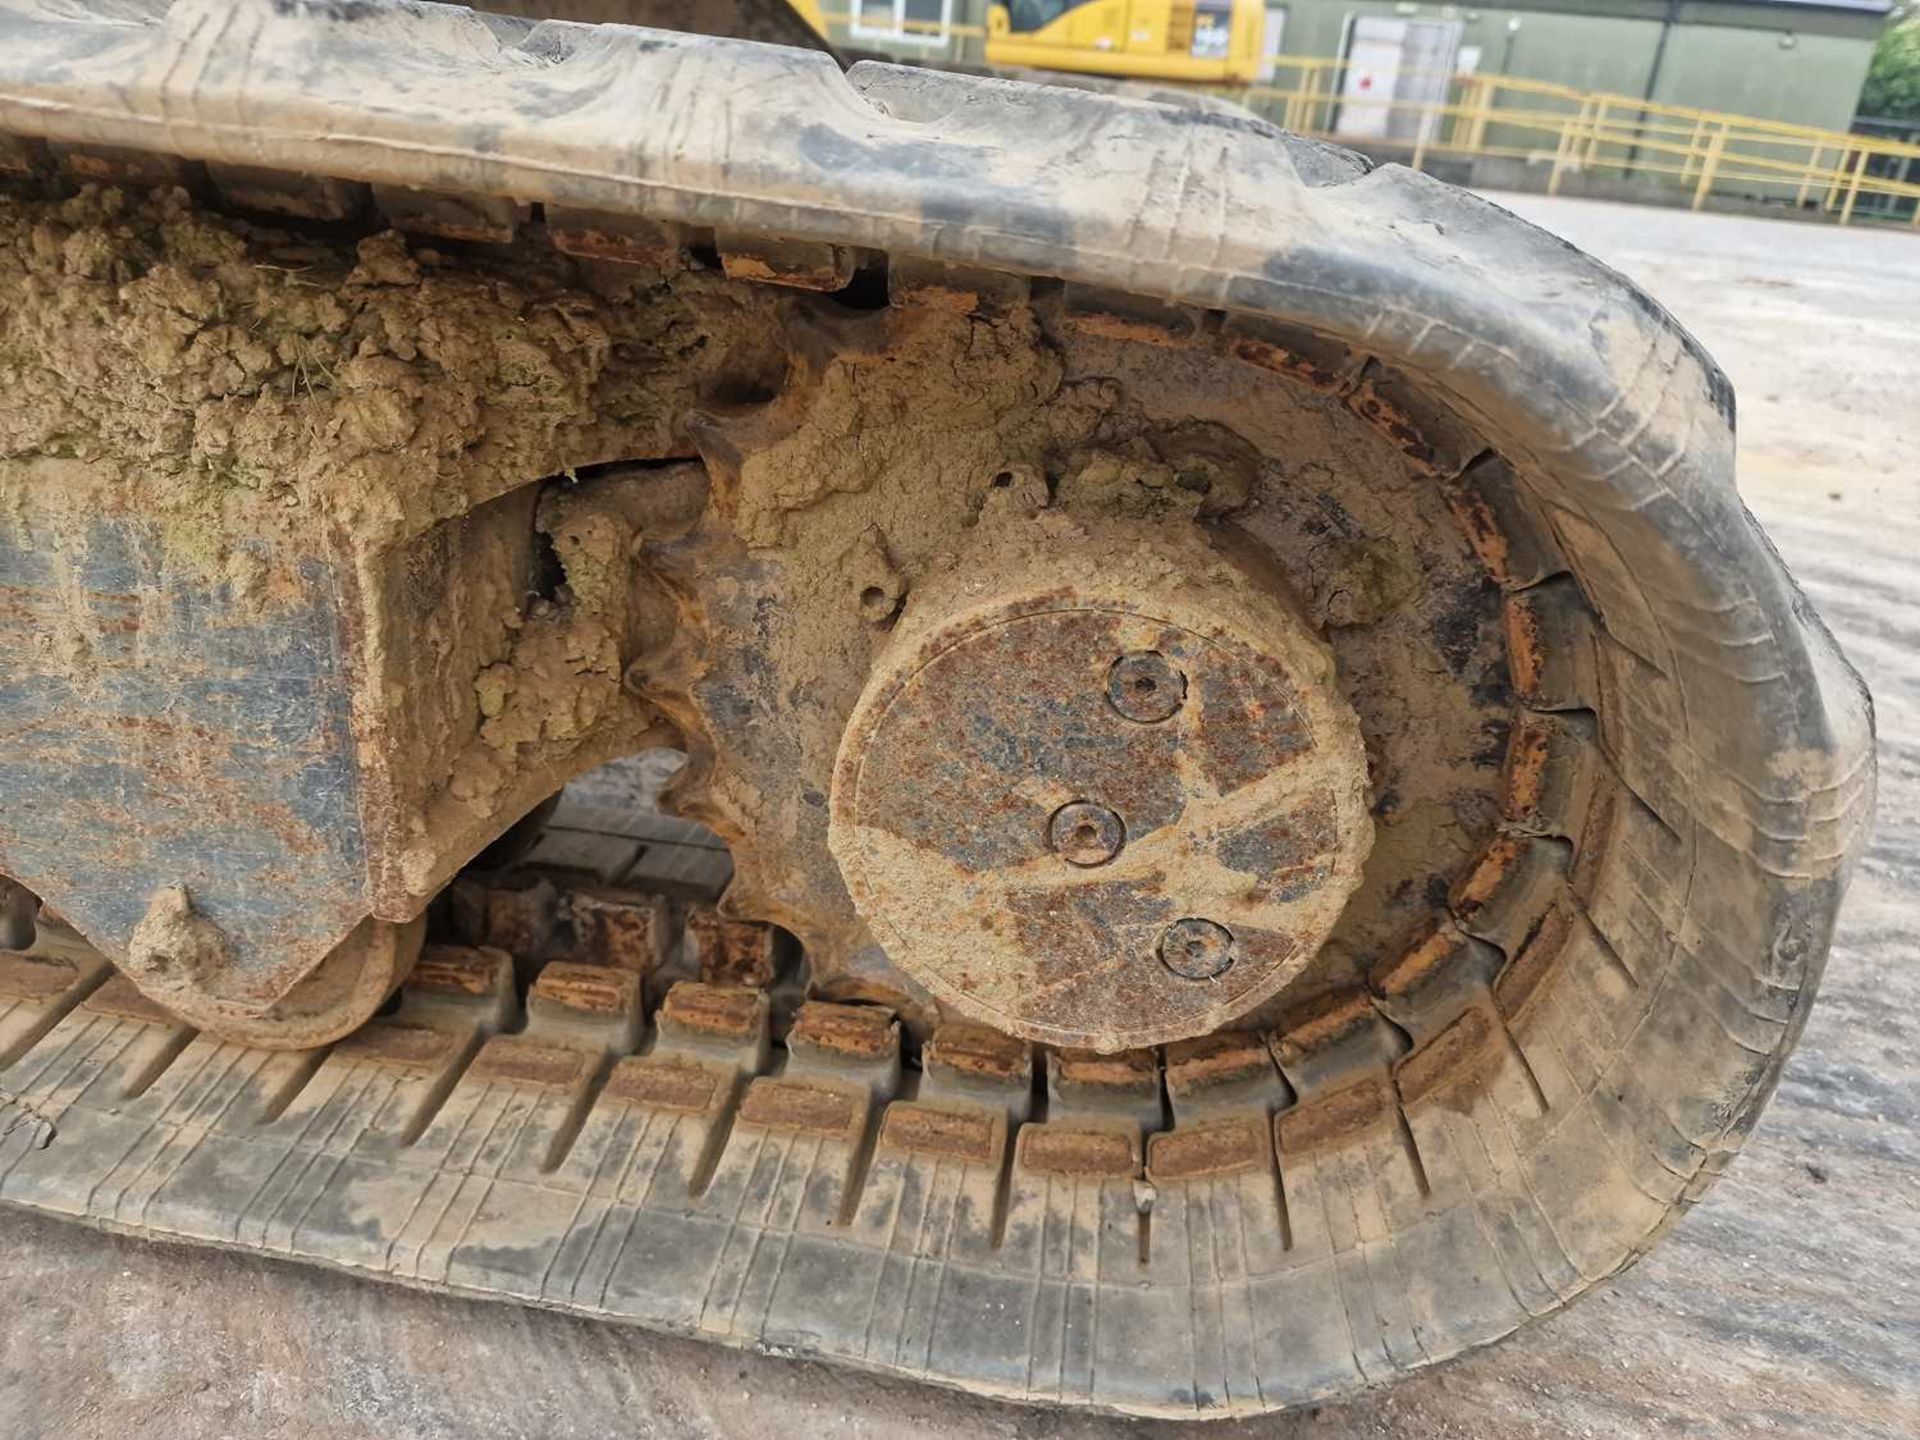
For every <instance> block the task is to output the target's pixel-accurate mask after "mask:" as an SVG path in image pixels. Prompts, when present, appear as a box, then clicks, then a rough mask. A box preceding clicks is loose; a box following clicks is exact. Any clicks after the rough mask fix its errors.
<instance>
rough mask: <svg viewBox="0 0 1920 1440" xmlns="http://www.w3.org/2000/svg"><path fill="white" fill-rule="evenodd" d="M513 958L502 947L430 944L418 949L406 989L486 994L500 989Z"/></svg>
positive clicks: (443, 993)
mask: <svg viewBox="0 0 1920 1440" xmlns="http://www.w3.org/2000/svg"><path fill="white" fill-rule="evenodd" d="M512 968H513V957H512V956H511V955H509V954H508V953H507V952H506V951H504V950H495V949H490V948H485V947H472V946H465V945H429V946H427V947H426V948H425V949H424V950H422V951H421V952H420V958H419V959H418V960H417V961H415V962H414V966H413V971H412V973H411V974H409V975H408V976H407V988H408V989H409V990H413V991H418V992H421V993H423V994H424V993H431V994H436V995H463V996H476V997H479V996H487V995H492V994H494V993H496V991H497V990H498V989H499V987H500V984H501V981H502V976H503V973H504V972H508V971H511V970H512Z"/></svg>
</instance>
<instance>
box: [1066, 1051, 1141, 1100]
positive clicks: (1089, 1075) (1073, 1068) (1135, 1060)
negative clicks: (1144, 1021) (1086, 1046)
mask: <svg viewBox="0 0 1920 1440" xmlns="http://www.w3.org/2000/svg"><path fill="white" fill-rule="evenodd" d="M1054 1066H1055V1068H1054V1078H1055V1080H1056V1082H1057V1083H1058V1084H1059V1087H1060V1089H1061V1091H1062V1093H1068V1092H1072V1091H1075V1090H1080V1091H1090V1092H1095V1093H1098V1094H1102V1095H1115V1094H1120V1095H1157V1094H1158V1093H1159V1091H1160V1060H1159V1057H1158V1055H1156V1054H1155V1053H1154V1052H1153V1051H1152V1050H1122V1051H1120V1052H1119V1053H1117V1054H1113V1055H1102V1054H1100V1053H1098V1052H1096V1051H1092V1050H1061V1051H1059V1052H1057V1053H1056V1055H1055V1057H1054Z"/></svg>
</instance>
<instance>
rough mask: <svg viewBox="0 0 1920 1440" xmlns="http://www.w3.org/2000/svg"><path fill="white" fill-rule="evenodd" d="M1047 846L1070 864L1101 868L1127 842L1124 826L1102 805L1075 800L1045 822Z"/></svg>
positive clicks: (1063, 806) (1055, 812)
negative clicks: (1099, 866)
mask: <svg viewBox="0 0 1920 1440" xmlns="http://www.w3.org/2000/svg"><path fill="white" fill-rule="evenodd" d="M1047 843H1048V844H1049V845H1051V846H1052V847H1053V850H1054V853H1055V854H1056V855H1058V856H1059V857H1060V858H1061V859H1062V860H1064V861H1066V862H1067V863H1068V864H1069V865H1079V866H1082V867H1083V868H1091V867H1093V866H1095V865H1104V864H1106V863H1107V862H1108V861H1109V860H1111V859H1113V857H1114V856H1116V855H1118V854H1119V853H1120V847H1121V846H1122V845H1124V844H1126V843H1127V827H1126V826H1125V825H1123V824H1122V823H1121V822H1120V817H1119V816H1118V815H1116V814H1114V813H1113V811H1111V810H1109V809H1108V808H1107V807H1106V806H1104V805H1096V804H1094V803H1093V802H1092V801H1091V800H1076V801H1074V802H1073V803H1072V804H1071V805H1062V806H1061V807H1060V808H1059V809H1058V810H1056V811H1054V812H1053V819H1051V820H1049V821H1048V822H1047Z"/></svg>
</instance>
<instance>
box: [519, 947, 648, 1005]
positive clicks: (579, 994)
mask: <svg viewBox="0 0 1920 1440" xmlns="http://www.w3.org/2000/svg"><path fill="white" fill-rule="evenodd" d="M527 1000H528V1004H529V1005H530V1006H532V1005H539V1004H546V1005H558V1006H561V1007H563V1008H565V1009H568V1010H576V1011H579V1012H581V1013H582V1014H587V1015H630V1014H632V1013H633V1012H634V1011H635V1010H636V1009H638V1008H639V1005H640V977H639V976H638V975H636V974H634V973H633V972H632V971H630V970H609V969H608V968H606V967H605V966H602V965H581V964H575V963H572V962H569V961H565V960H550V961H548V962H547V964H546V966H545V968H543V969H542V970H541V971H540V976H539V978H538V979H536V980H535V981H534V982H533V988H532V990H531V991H529V992H528V996H527Z"/></svg>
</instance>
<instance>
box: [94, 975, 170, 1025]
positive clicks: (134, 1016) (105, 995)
mask: <svg viewBox="0 0 1920 1440" xmlns="http://www.w3.org/2000/svg"><path fill="white" fill-rule="evenodd" d="M80 1008H81V1009H82V1010H91V1011H93V1012H94V1013H95V1014H96V1015H111V1016H113V1017H114V1018H115V1019H117V1020H143V1021H145V1022H146V1023H147V1024H149V1025H184V1024H185V1023H186V1022H185V1021H184V1020H182V1019H180V1018H179V1017H178V1016H177V1015H175V1014H174V1013H173V1012H172V1011H171V1010H168V1009H167V1008H166V1007H165V1006H163V1005H160V1004H158V1003H157V1002H155V1001H153V1000H149V999H148V998H147V997H146V996H145V995H142V994H141V993H140V987H139V986H137V985H135V984H134V983H133V981H131V980H129V979H128V978H127V977H126V976H124V975H115V976H113V977H111V978H110V979H109V980H108V981H107V983H106V984H104V985H102V986H101V987H100V988H99V989H98V990H96V991H94V992H93V993H92V994H91V995H89V996H88V997H87V998H86V999H85V1000H83V1001H81V1002H80Z"/></svg>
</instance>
